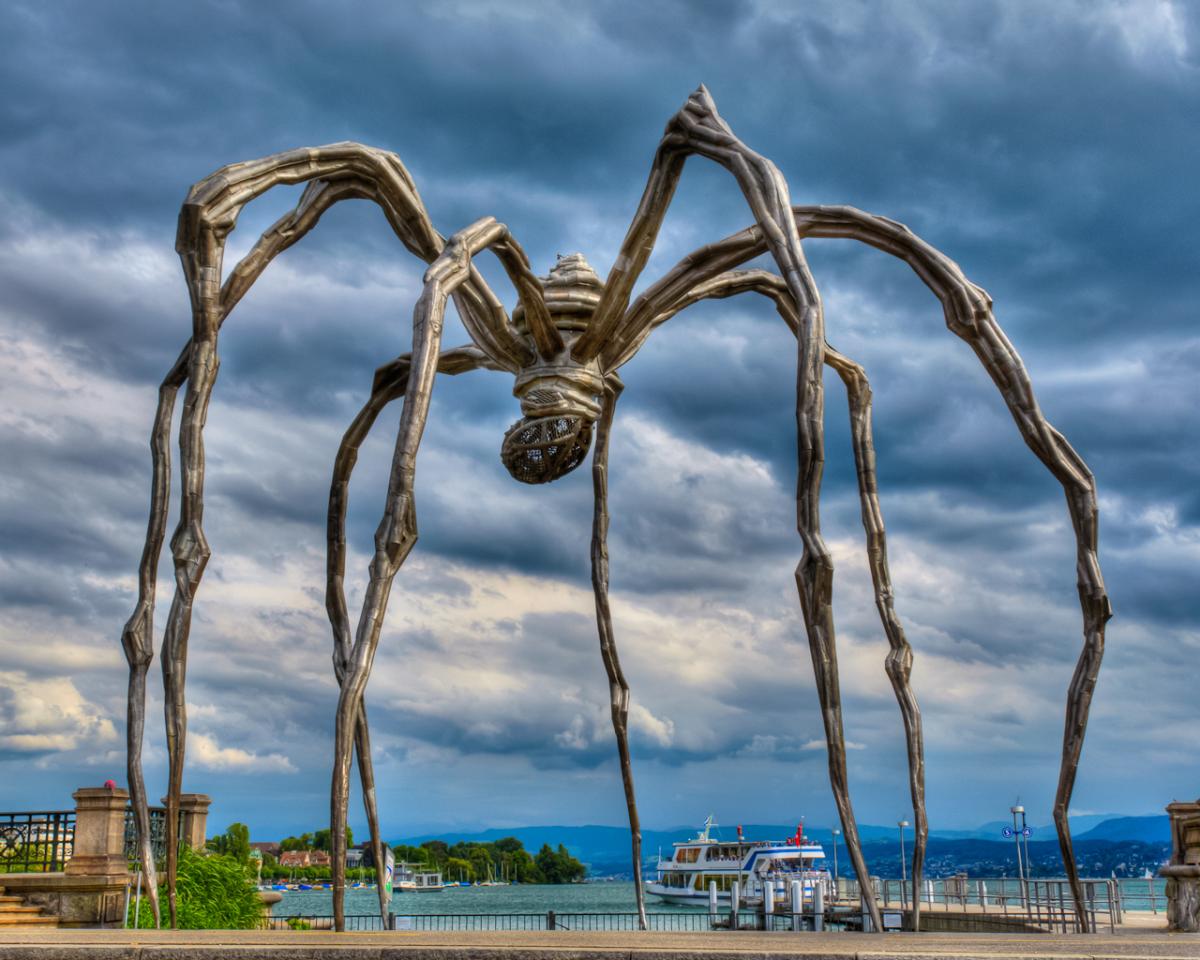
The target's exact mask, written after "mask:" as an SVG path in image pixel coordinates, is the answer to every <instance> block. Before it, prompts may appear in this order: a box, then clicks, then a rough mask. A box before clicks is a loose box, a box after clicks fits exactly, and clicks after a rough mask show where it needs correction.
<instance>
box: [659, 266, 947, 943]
mask: <svg viewBox="0 0 1200 960" xmlns="http://www.w3.org/2000/svg"><path fill="white" fill-rule="evenodd" d="M740 293H758V294H761V295H763V296H765V297H769V298H770V299H771V300H773V301H774V303H775V309H776V310H777V311H778V313H779V315H780V316H781V317H782V318H783V320H784V322H785V323H786V324H787V325H788V328H789V329H790V330H791V331H792V333H793V334H795V335H796V336H799V335H800V324H799V318H798V316H797V313H796V307H795V304H794V303H793V302H792V299H791V296H790V295H789V294H788V289H787V285H786V284H784V282H783V280H782V278H780V277H779V276H777V275H775V274H773V273H770V272H769V271H766V270H740V271H728V272H726V273H721V274H718V275H717V276H715V277H713V278H711V279H709V280H705V281H704V282H702V283H698V284H696V285H695V286H694V287H692V288H691V289H690V290H689V291H688V292H687V293H686V294H684V295H683V296H681V297H680V298H679V299H677V300H675V301H674V302H673V303H672V304H671V306H670V307H668V308H667V309H665V310H663V311H662V312H661V313H659V314H657V315H656V316H655V317H654V320H653V323H652V326H651V328H650V329H654V328H657V327H658V326H660V325H662V324H663V323H665V322H666V321H668V320H670V319H671V318H672V317H673V316H675V315H676V314H677V313H679V312H680V311H681V310H683V309H685V308H687V307H689V306H691V305H692V304H694V303H698V302H699V301H701V300H709V299H725V298H727V297H732V296H736V295H737V294H740ZM648 332H649V331H647V333H648ZM825 365H826V366H828V367H830V368H831V369H832V370H834V371H835V372H836V373H837V374H838V376H839V377H840V378H841V380H842V383H843V385H844V386H845V388H846V397H847V402H848V404H849V412H850V432H851V441H852V444H853V447H854V467H855V472H856V474H857V476H858V493H859V502H860V505H861V509H862V522H863V528H864V529H865V531H866V540H867V562H868V565H869V566H870V569H871V584H872V587H873V589H874V593H875V606H876V608H877V609H878V610H879V616H880V619H881V621H882V622H883V629H884V633H885V634H886V636H887V639H888V644H889V646H890V648H891V649H890V652H889V653H888V656H887V659H886V660H885V669H886V670H887V674H888V678H889V679H890V680H891V683H892V689H893V691H894V692H895V694H896V701H897V703H898V704H899V706H900V714H901V717H902V719H903V721H904V733H905V742H906V745H907V748H908V776H909V789H910V792H911V795H912V804H913V818H914V821H915V830H914V838H913V853H912V873H911V877H912V885H913V887H912V888H913V891H914V894H913V898H912V911H913V913H912V918H913V930H914V931H915V930H920V928H921V927H920V910H921V906H920V897H919V896H918V894H917V891H919V890H920V888H921V877H922V873H923V869H924V863H925V849H926V845H927V840H928V836H929V820H928V818H927V816H926V813H925V748H924V738H923V735H922V732H921V710H920V707H919V705H918V703H917V698H916V694H915V693H914V692H913V689H912V685H911V682H910V677H911V673H912V656H913V654H912V647H911V646H910V645H909V643H908V639H907V638H906V637H905V635H904V627H903V625H902V624H901V623H900V618H899V616H898V615H897V614H896V609H895V603H894V593H893V590H892V581H891V574H890V572H889V569H888V559H887V538H886V532H885V528H884V524H883V511H882V508H881V507H880V503H879V485H878V481H877V474H876V470H875V444H874V441H873V440H872V436H871V385H870V382H869V380H868V379H867V374H866V371H865V370H864V369H863V368H862V366H861V365H860V364H857V363H855V362H854V361H853V360H851V359H850V358H848V357H846V356H844V355H842V354H841V353H838V352H837V351H836V350H834V349H833V348H832V347H830V346H829V344H828V343H826V345H825ZM834 693H835V695H836V700H835V704H836V705H837V708H838V710H840V700H841V698H840V694H838V692H837V691H836V690H835V691H834ZM834 749H837V745H836V744H835V746H834ZM838 767H839V770H840V771H844V769H845V757H844V753H843V757H842V760H841V762H840V763H839V764H838ZM839 789H840V790H845V789H847V787H846V786H845V785H844V783H843V784H842V785H841V786H839V787H838V788H835V792H836V791H837V790H839Z"/></svg>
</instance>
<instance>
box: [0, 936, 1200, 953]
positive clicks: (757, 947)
mask: <svg viewBox="0 0 1200 960" xmlns="http://www.w3.org/2000/svg"><path fill="white" fill-rule="evenodd" d="M691 956H695V957H699V958H702V960H788V958H791V957H795V958H797V960H816V958H839V960H860V958H861V960H887V958H893V957H894V958H903V960H918V958H920V960H950V958H955V960H1002V958H1013V960H1030V958H1040V957H1046V958H1053V960H1067V958H1070V960H1108V958H1120V960H1129V958H1141V957H1145V958H1153V960H1200V934H1167V933H1157V932H1147V931H1142V930H1126V931H1122V932H1119V933H1116V934H1105V933H1100V934H1093V935H1091V936H1059V935H1050V934H1026V935H1019V934H930V933H923V934H902V933H901V934H887V935H885V936H877V935H871V934H855V933H821V934H816V933H801V934H792V933H752V932H739V933H585V932H570V931H542V932H524V931H514V932H495V933H418V932H411V933H410V932H397V933H343V934H335V933H325V932H319V931H302V932H301V931H286V932H284V931H278V932H262V931H254V932H239V931H223V930H205V931H184V932H172V931H167V930H159V931H132V930H130V931H126V930H46V931H43V930H28V931H17V930H13V931H2V932H0V960H59V958H62V960H231V958H232V960H681V958H684V957H691Z"/></svg>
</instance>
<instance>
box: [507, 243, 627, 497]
mask: <svg viewBox="0 0 1200 960" xmlns="http://www.w3.org/2000/svg"><path fill="white" fill-rule="evenodd" d="M541 286H542V291H543V296H544V298H545V303H546V309H547V311H548V312H549V314H550V320H551V322H552V323H553V324H554V328H555V330H557V331H558V334H559V336H560V338H561V348H560V349H559V350H558V352H557V353H555V354H554V355H553V356H551V357H549V358H545V357H543V356H541V355H540V354H537V353H536V345H535V344H533V343H532V337H531V336H530V335H529V326H528V321H527V320H526V316H525V311H524V309H522V307H521V306H520V305H518V306H517V308H516V309H515V310H514V311H513V326H514V328H515V329H516V330H517V332H518V334H521V335H522V336H524V337H529V340H530V343H529V346H530V348H531V352H533V353H534V358H533V360H532V361H531V362H530V363H529V364H528V365H527V366H524V367H522V368H521V369H520V370H519V371H518V372H517V379H516V384H515V386H514V387H513V395H514V396H515V397H517V398H518V399H519V400H520V401H521V412H522V413H523V414H524V417H523V418H522V419H521V420H519V421H517V422H516V423H514V424H513V425H512V426H511V427H510V428H509V430H508V433H506V434H505V436H504V444H503V446H502V447H501V450H500V459H501V461H503V463H504V466H505V467H506V468H507V469H508V472H509V473H510V474H511V475H512V476H513V478H514V479H516V480H519V481H521V482H522V483H549V482H551V481H554V480H557V479H558V478H559V477H562V476H565V475H566V474H568V473H570V472H571V471H572V470H574V469H575V468H576V467H577V466H579V465H580V464H581V463H583V461H584V460H585V459H586V457H587V452H588V448H589V447H590V446H591V442H592V430H593V427H594V425H595V423H596V420H597V419H599V417H600V415H601V413H602V412H603V409H604V407H603V395H604V375H603V373H602V372H601V370H600V362H599V360H597V359H592V360H588V361H586V362H583V363H581V362H580V361H578V360H576V359H575V358H574V357H573V356H571V348H572V346H573V345H574V343H575V341H576V340H577V339H578V338H579V336H580V335H581V334H582V333H583V332H584V331H585V330H586V329H587V326H588V323H589V321H590V320H591V317H592V314H593V313H594V312H595V310H596V306H597V305H598V304H599V303H600V294H601V292H602V291H603V289H604V284H603V283H601V281H600V278H599V277H598V276H596V272H595V271H594V270H593V269H592V268H591V265H590V264H589V263H588V262H587V260H586V259H584V257H583V254H580V253H575V254H571V255H570V256H567V257H560V258H559V260H558V263H556V264H555V265H554V268H553V269H552V270H551V271H550V274H549V276H547V277H545V278H542V281H541Z"/></svg>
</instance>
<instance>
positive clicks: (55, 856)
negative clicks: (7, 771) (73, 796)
mask: <svg viewBox="0 0 1200 960" xmlns="http://www.w3.org/2000/svg"><path fill="white" fill-rule="evenodd" d="M74 846H75V811H74V810H31V811H24V812H20V813H0V873H57V872H58V871H59V870H62V868H63V867H64V866H65V865H66V862H67V861H68V860H70V859H71V853H72V851H73V849H74Z"/></svg>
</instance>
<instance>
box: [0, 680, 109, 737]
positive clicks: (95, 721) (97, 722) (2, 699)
mask: <svg viewBox="0 0 1200 960" xmlns="http://www.w3.org/2000/svg"><path fill="white" fill-rule="evenodd" d="M116 738H117V731H116V728H115V727H114V726H113V722H112V720H110V719H109V718H108V716H106V715H105V713H104V711H103V709H102V708H101V707H99V706H97V705H96V704H94V703H91V702H89V701H88V700H87V699H86V698H85V697H84V696H83V694H81V693H80V692H79V690H78V689H77V688H76V687H75V684H74V683H73V682H72V681H71V680H70V678H68V677H50V678H37V677H30V676H29V675H28V674H26V673H24V672H21V671H11V670H9V671H3V672H0V749H5V750H13V751H16V752H19V753H42V752H50V753H61V752H66V751H69V750H75V749H76V748H80V747H87V748H92V747H95V746H101V745H104V744H107V743H111V742H112V741H114V740H116Z"/></svg>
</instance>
